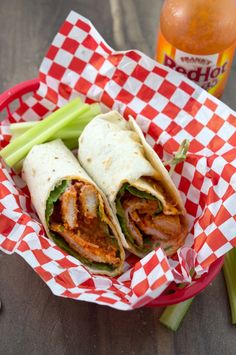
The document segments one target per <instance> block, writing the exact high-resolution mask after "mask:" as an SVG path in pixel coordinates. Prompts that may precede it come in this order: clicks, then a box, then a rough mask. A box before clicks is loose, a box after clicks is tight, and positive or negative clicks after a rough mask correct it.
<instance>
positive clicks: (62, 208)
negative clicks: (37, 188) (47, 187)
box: [46, 180, 121, 270]
mask: <svg viewBox="0 0 236 355" xmlns="http://www.w3.org/2000/svg"><path fill="white" fill-rule="evenodd" d="M46 221H47V225H48V228H49V231H50V234H51V236H52V238H53V239H54V241H55V243H56V244H57V245H59V246H60V247H62V248H63V249H64V250H66V251H67V252H69V253H70V254H72V255H73V256H75V257H77V258H78V259H79V260H81V262H83V263H85V264H87V265H89V266H93V267H96V268H97V269H107V270H114V269H116V268H117V267H118V266H119V265H120V263H121V257H120V249H119V245H118V242H117V240H116V238H115V236H114V235H113V233H112V228H111V222H110V220H109V218H108V217H107V215H106V212H105V209H104V204H103V200H102V199H101V197H100V195H99V194H98V192H97V190H96V189H95V187H94V186H93V185H92V184H89V183H87V182H83V181H77V180H72V181H67V180H64V181H62V183H61V184H60V185H59V186H57V187H56V188H55V189H54V190H53V191H52V192H51V194H50V196H49V198H48V200H47V206H46Z"/></svg>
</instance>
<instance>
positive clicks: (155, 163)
mask: <svg viewBox="0 0 236 355" xmlns="http://www.w3.org/2000/svg"><path fill="white" fill-rule="evenodd" d="M78 158H79V161H80V163H81V165H82V166H83V168H84V169H85V170H86V171H87V172H88V174H89V175H90V176H91V177H92V179H93V180H94V181H95V182H96V183H97V185H98V186H99V187H100V188H101V189H102V190H103V191H104V193H105V194H106V196H107V198H108V200H109V202H110V204H111V207H112V210H113V211H114V213H115V214H116V213H117V210H116V198H117V195H118V192H119V191H120V189H121V187H122V186H123V185H124V184H125V183H128V184H130V185H131V186H134V187H135V188H137V189H138V190H141V191H144V192H147V193H149V194H151V195H153V196H155V197H157V198H158V199H159V200H160V201H161V202H162V204H163V203H165V202H164V200H163V196H162V195H161V194H160V193H159V192H158V191H157V190H156V189H154V188H153V187H152V185H151V184H150V183H148V182H147V181H146V180H145V178H144V177H151V178H152V179H154V180H157V181H159V182H161V184H162V186H163V187H164V188H165V189H166V191H168V194H169V196H170V197H171V199H172V200H173V201H174V202H175V205H176V207H177V209H178V210H179V212H180V214H181V215H182V225H183V233H182V235H181V238H180V239H179V240H178V242H177V244H176V246H175V248H174V249H175V251H176V250H177V249H178V247H179V246H181V245H182V244H183V242H184V239H185V237H186V233H187V220H186V211H185V208H184V206H183V202H182V200H181V198H180V195H179V192H178V190H177V189H176V187H175V185H174V183H173V181H172V180H171V178H170V176H169V174H168V172H167V170H166V168H165V167H164V165H163V164H162V162H161V160H160V159H159V157H158V155H157V154H156V153H155V152H154V150H153V149H152V148H151V147H150V145H149V144H148V143H147V142H146V140H145V138H144V136H143V133H142V131H141V129H140V128H139V126H138V125H137V124H136V122H135V120H134V119H133V118H132V117H130V118H129V121H126V120H125V119H124V118H123V117H122V116H121V115H120V114H119V113H118V112H116V111H111V112H109V113H106V114H101V115H98V116H97V117H95V118H94V119H93V120H92V121H91V122H90V123H89V124H88V125H87V126H86V127H85V129H84V131H83V132H82V135H81V136H80V138H79V151H78ZM122 243H123V246H124V247H125V248H127V249H129V250H130V251H132V252H133V253H134V254H136V255H139V256H143V255H142V253H141V254H140V253H139V252H137V250H135V249H134V248H133V246H132V245H131V244H130V243H129V242H128V241H127V239H126V238H125V236H124V235H123V238H122Z"/></svg>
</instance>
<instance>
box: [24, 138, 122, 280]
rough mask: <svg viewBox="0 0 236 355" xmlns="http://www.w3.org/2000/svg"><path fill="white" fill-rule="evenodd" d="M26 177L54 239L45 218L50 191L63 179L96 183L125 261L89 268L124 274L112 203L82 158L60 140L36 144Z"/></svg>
mask: <svg viewBox="0 0 236 355" xmlns="http://www.w3.org/2000/svg"><path fill="white" fill-rule="evenodd" d="M22 177H23V179H24V180H25V182H26V183H27V186H28V188H29V191H30V195H31V200H32V203H33V205H34V207H35V209H36V211H37V213H38V216H39V218H40V220H41V222H42V224H43V226H44V228H45V230H46V233H47V235H48V237H49V238H50V239H52V240H53V238H52V236H51V234H50V231H49V228H48V225H47V222H46V218H45V212H46V203H47V199H48V197H49V195H50V192H51V191H53V190H54V189H55V187H57V186H59V185H60V184H61V182H62V181H63V180H73V179H75V180H78V181H84V182H87V183H89V184H91V185H93V186H94V187H95V188H96V190H97V191H98V193H99V196H100V197H99V198H100V199H101V200H102V201H103V205H104V210H105V212H106V216H107V217H108V219H109V221H110V223H109V227H110V228H111V230H112V232H113V235H114V236H115V238H116V239H117V242H118V247H119V249H120V257H121V263H120V265H119V266H118V267H117V268H116V269H115V270H111V271H107V270H106V271H105V270H96V268H94V267H88V266H86V267H87V268H88V269H90V271H92V272H94V273H99V274H106V275H109V276H115V275H117V274H120V273H121V271H122V269H123V262H124V256H125V254H124V250H123V247H122V245H121V242H120V235H119V234H121V231H120V227H119V225H118V223H117V220H116V219H115V218H114V216H113V213H112V210H111V208H110V206H109V203H108V201H107V199H106V197H105V195H104V193H103V192H102V191H101V190H100V189H99V188H98V187H97V185H96V184H95V183H94V182H93V181H92V179H91V178H90V177H89V176H88V174H87V173H86V172H85V171H84V169H83V168H82V167H81V166H80V164H79V162H78V160H77V159H76V158H75V156H74V155H73V154H72V153H71V151H70V150H69V149H67V147H66V146H65V145H64V144H63V142H62V141H61V140H59V139H57V140H54V141H51V142H49V143H45V144H40V145H36V146H34V147H33V148H32V150H31V151H30V153H29V154H28V155H27V157H26V158H25V160H24V163H23V169H22Z"/></svg>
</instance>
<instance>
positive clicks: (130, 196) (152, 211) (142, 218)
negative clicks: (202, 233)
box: [117, 187, 186, 255]
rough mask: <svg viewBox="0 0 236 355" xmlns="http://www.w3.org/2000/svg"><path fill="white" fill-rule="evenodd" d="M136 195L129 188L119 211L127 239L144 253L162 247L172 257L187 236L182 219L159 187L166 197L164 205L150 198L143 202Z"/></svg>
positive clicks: (173, 204)
mask: <svg viewBox="0 0 236 355" xmlns="http://www.w3.org/2000/svg"><path fill="white" fill-rule="evenodd" d="M133 191H134V189H133V188H132V190H130V191H129V187H128V188H126V189H125V190H124V191H123V194H122V196H120V197H121V198H120V204H119V206H120V209H119V208H118V209H117V211H118V218H119V220H120V221H122V220H123V223H122V222H121V225H123V228H122V229H123V232H124V233H125V234H126V237H128V239H129V240H130V242H131V243H132V244H133V245H134V246H135V247H136V248H137V249H139V250H141V251H147V252H148V251H149V250H150V249H153V247H155V246H161V247H163V249H164V250H165V251H166V253H167V254H169V255H170V254H172V251H175V250H176V249H177V248H178V246H179V243H180V242H182V240H183V237H184V236H185V234H186V226H184V218H183V215H182V214H181V212H180V211H179V210H178V208H177V207H176V205H175V203H174V202H173V201H171V199H170V197H169V196H167V195H166V193H165V194H164V189H162V188H160V187H159V192H162V195H163V196H164V195H165V196H164V198H165V204H164V205H162V204H161V203H160V201H159V200H158V199H157V198H153V196H151V195H150V197H148V196H144V197H143V198H142V196H138V195H137V194H136V195H135V193H133ZM131 192H132V193H131ZM139 194H140V192H139ZM167 251H168V252H167Z"/></svg>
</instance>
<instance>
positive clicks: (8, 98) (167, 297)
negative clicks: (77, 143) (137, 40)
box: [0, 78, 224, 307]
mask: <svg viewBox="0 0 236 355" xmlns="http://www.w3.org/2000/svg"><path fill="white" fill-rule="evenodd" d="M39 85H40V81H39V78H34V79H30V80H26V81H23V82H20V83H18V84H16V85H14V86H13V87H11V88H10V89H8V90H6V91H4V92H3V93H2V94H0V112H1V111H2V110H4V109H5V108H8V105H9V104H10V103H11V102H13V101H14V100H17V99H21V97H22V96H23V95H25V94H27V93H30V92H35V91H36V90H37V89H38V88H39ZM8 112H10V111H8ZM223 264H224V256H221V257H220V258H218V259H217V260H215V261H214V262H213V263H212V264H211V265H210V267H209V270H208V272H206V273H204V274H203V275H202V276H201V277H200V278H199V279H198V280H196V281H195V282H194V283H193V284H192V285H190V286H188V287H185V288H181V289H179V290H177V291H176V292H175V293H173V294H163V293H162V294H161V295H160V296H158V297H157V298H156V299H154V300H152V301H151V302H150V303H149V304H147V305H145V307H163V306H169V305H172V304H176V303H180V302H183V301H185V300H187V299H189V298H192V297H194V296H196V295H197V294H199V293H200V292H202V291H203V290H204V289H205V288H206V287H207V286H208V285H209V284H210V283H211V282H212V281H213V280H214V279H215V277H216V276H217V275H218V274H219V272H220V270H221V268H222V266H223Z"/></svg>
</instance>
